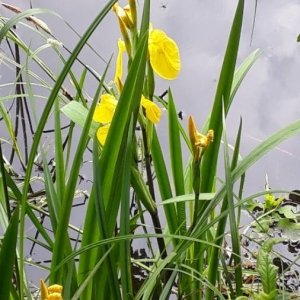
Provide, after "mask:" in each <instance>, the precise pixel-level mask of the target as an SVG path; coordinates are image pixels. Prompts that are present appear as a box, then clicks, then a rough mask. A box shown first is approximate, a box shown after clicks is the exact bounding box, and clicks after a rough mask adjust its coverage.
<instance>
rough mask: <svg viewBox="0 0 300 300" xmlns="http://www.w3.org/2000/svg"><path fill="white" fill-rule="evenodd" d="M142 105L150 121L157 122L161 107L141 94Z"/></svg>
mask: <svg viewBox="0 0 300 300" xmlns="http://www.w3.org/2000/svg"><path fill="white" fill-rule="evenodd" d="M141 104H142V106H143V107H144V108H145V110H146V116H147V118H148V119H149V120H150V121H151V122H152V123H158V122H159V121H160V116H161V114H162V112H161V109H160V108H159V107H158V106H157V105H156V104H155V103H154V102H152V101H150V100H148V99H146V98H145V97H144V96H142V100H141Z"/></svg>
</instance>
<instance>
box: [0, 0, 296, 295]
mask: <svg viewBox="0 0 300 300" xmlns="http://www.w3.org/2000/svg"><path fill="white" fill-rule="evenodd" d="M115 2H116V1H108V2H107V4H106V5H105V6H104V7H103V9H102V10H101V11H100V12H99V14H98V15H97V16H96V18H95V19H94V20H93V21H92V22H91V24H90V26H89V27H88V29H87V30H86V32H85V33H84V34H83V35H82V37H80V39H79V41H78V43H77V45H76V47H75V48H74V50H73V51H72V52H70V54H69V55H68V56H67V57H65V53H64V52H63V51H61V50H60V48H59V47H58V46H55V45H50V44H48V43H47V42H46V41H47V39H48V38H49V37H51V38H54V36H53V35H52V33H51V31H50V29H49V30H46V32H40V31H38V30H37V29H36V28H35V27H34V26H32V24H30V25H28V24H27V25H25V24H24V23H22V20H23V19H24V18H30V17H31V16H32V14H41V13H50V14H52V15H55V16H56V14H55V13H53V12H51V11H49V10H45V9H31V10H27V11H25V12H21V13H19V14H17V15H16V16H15V17H13V18H11V19H9V20H6V19H4V18H1V23H0V40H2V41H4V39H9V40H10V41H11V42H12V43H14V44H15V46H16V47H17V48H19V49H20V50H21V51H23V52H22V54H24V55H23V56H25V57H26V62H25V63H24V64H22V62H21V61H17V60H16V61H14V60H12V59H10V58H8V57H5V58H4V59H5V60H6V63H7V64H9V65H12V66H14V67H16V68H17V70H18V72H17V74H16V79H15V82H14V83H12V84H11V85H12V86H22V89H20V90H18V89H16V91H17V92H16V95H10V96H8V95H4V96H3V97H1V98H0V102H1V103H0V104H1V105H0V114H1V115H2V118H3V120H4V123H5V127H6V130H7V133H8V135H9V137H10V140H11V142H7V141H5V140H2V142H4V143H5V147H9V149H12V151H13V153H16V157H17V158H18V161H17V163H19V164H20V165H21V166H22V167H23V170H24V174H25V175H24V177H22V178H21V179H20V178H19V177H18V176H17V174H16V172H15V170H14V168H15V161H13V160H12V161H13V163H11V162H9V160H7V159H6V158H5V156H4V155H3V154H2V153H0V154H1V155H0V156H1V159H0V175H1V177H0V225H1V228H2V231H3V232H4V234H3V238H2V237H1V244H0V245H1V247H0V269H1V270H3V269H4V270H6V275H5V278H4V279H3V280H1V282H0V295H1V299H2V298H3V299H5V300H6V299H16V300H18V299H25V297H26V298H27V299H33V298H36V295H33V294H32V292H31V290H30V288H29V286H30V285H29V282H30V278H27V277H26V265H27V264H29V263H30V262H29V261H27V260H26V259H25V248H26V243H27V242H28V241H34V242H35V243H36V244H38V245H39V246H40V247H42V248H43V249H44V250H47V251H48V252H47V253H49V255H50V257H51V266H50V268H48V269H47V268H46V267H45V266H43V265H42V267H43V268H44V269H45V270H47V275H48V278H49V283H50V285H52V284H60V285H63V298H64V299H72V300H75V299H169V298H170V294H171V293H172V292H173V290H174V289H176V293H175V295H176V296H177V298H178V299H184V298H190V299H194V300H196V299H203V298H204V297H205V298H206V299H207V300H210V299H213V298H214V297H215V296H217V297H218V298H219V299H225V298H226V299H227V297H231V299H239V300H242V299H248V298H247V297H245V296H242V293H243V291H245V288H243V276H244V275H245V274H248V273H247V270H245V269H244V268H243V257H242V254H241V250H240V247H241V246H240V241H241V234H240V230H239V226H240V215H241V209H242V208H246V209H247V210H248V211H249V212H250V213H251V214H252V215H253V214H254V212H255V211H256V210H260V213H259V214H257V215H256V216H254V221H253V223H252V230H253V232H257V233H262V232H263V233H265V234H266V233H267V232H269V231H270V230H271V229H270V224H273V223H275V224H276V226H277V228H280V229H284V230H285V231H286V230H291V231H296V230H298V229H299V222H298V219H299V213H297V212H295V211H294V210H293V208H292V206H291V205H286V204H285V199H284V197H282V198H279V199H277V198H275V192H274V191H272V192H270V191H269V190H266V191H265V192H264V193H262V194H261V195H264V198H263V200H262V203H260V202H256V201H255V200H254V198H256V197H252V198H251V199H250V200H249V199H248V200H247V199H243V195H242V190H243V184H244V176H245V173H246V172H247V170H248V169H249V168H250V167H251V166H252V165H253V164H254V163H255V162H257V161H258V160H259V159H260V158H262V157H263V156H264V155H265V154H266V153H268V152H269V151H270V150H272V149H273V148H274V147H276V146H277V145H278V144H279V143H280V142H282V141H284V140H286V139H288V138H289V137H292V136H293V135H296V134H298V133H299V132H300V121H299V120H298V121H295V122H294V123H292V124H290V125H288V126H286V127H285V128H283V129H281V130H279V131H278V132H276V133H274V134H273V135H271V136H270V137H269V138H268V139H266V140H265V141H263V142H262V143H261V144H259V145H258V146H257V147H256V148H255V149H254V150H252V151H251V152H250V153H249V154H247V155H246V156H245V157H244V158H242V157H241V156H240V153H239V151H240V146H241V144H242V120H241V121H240V126H239V127H238V129H237V134H236V141H235V142H234V145H233V146H231V145H229V143H228V140H227V134H228V133H227V131H226V117H227V115H228V112H229V109H230V106H231V104H232V102H233V99H234V97H235V95H236V92H237V90H238V89H239V87H240V85H241V83H242V81H243V79H244V78H245V76H246V75H247V73H248V72H249V70H250V69H251V67H252V66H253V64H254V63H255V62H256V61H257V59H258V58H259V57H260V56H261V55H262V54H263V53H264V51H263V50H259V49H257V50H255V51H253V52H252V53H251V54H250V55H249V56H248V57H247V58H246V59H245V60H244V61H243V62H242V63H241V65H240V66H239V67H238V68H236V61H237V55H238V48H239V41H240V35H241V30H242V23H243V16H244V1H243V0H240V1H238V5H237V9H236V13H235V16H234V20H233V24H232V27H231V32H230V35H229V39H228V44H227V49H226V52H225V56H224V60H223V65H222V68H221V73H220V78H219V81H218V87H217V91H216V95H215V99H214V102H213V105H212V110H211V113H210V116H208V118H207V120H206V121H205V120H202V122H203V123H204V124H205V125H204V126H203V127H204V129H203V130H204V131H203V132H204V133H205V134H206V133H207V132H208V134H207V135H205V134H201V133H200V132H198V131H197V129H196V128H193V127H192V129H193V130H191V127H190V124H189V134H187V133H186V132H185V130H184V128H185V126H182V125H181V124H180V122H179V121H178V115H177V109H176V95H174V94H173V93H172V91H171V89H168V99H167V101H164V100H163V99H161V98H160V97H158V96H157V95H156V94H155V93H156V92H155V77H154V71H155V70H154V68H153V66H152V65H151V59H150V60H149V55H150V54H151V51H150V50H149V40H150V37H151V31H150V32H149V21H150V0H146V1H144V4H143V13H142V18H141V20H134V22H133V23H132V24H133V25H132V26H133V27H131V28H130V29H126V28H125V31H124V28H123V29H122V27H121V34H122V35H123V38H124V40H125V42H127V45H125V47H126V49H127V50H126V51H128V49H132V52H131V53H127V54H128V68H127V72H125V73H126V79H125V80H124V82H123V81H122V80H123V79H122V78H121V79H120V81H122V82H115V83H114V84H110V83H109V84H107V83H106V81H109V80H110V79H108V78H106V73H107V70H108V68H109V67H110V61H109V62H108V63H107V66H106V67H105V68H104V70H102V71H101V75H99V74H98V73H97V72H96V71H94V70H93V69H92V67H88V66H85V65H84V63H83V62H81V60H79V58H78V56H79V54H80V52H81V51H82V49H83V48H84V47H89V45H88V39H89V38H90V36H91V35H92V34H93V32H94V31H95V30H96V28H98V26H99V24H100V23H101V22H102V21H103V20H104V18H105V17H106V15H107V14H108V13H109V12H110V11H111V8H112V6H113V5H114V3H115ZM129 3H130V7H131V9H134V7H135V4H136V3H135V1H133V0H130V1H129ZM255 12H256V9H255ZM136 13H137V12H134V11H133V14H132V16H136V17H137V14H136ZM126 16H127V17H128V15H125V16H124V15H123V18H124V17H125V18H126ZM119 21H120V20H119ZM127 21H128V20H127ZM131 21H132V20H131ZM122 22H123V21H122ZM122 22H120V23H119V24H120V25H121V26H122ZM15 24H21V26H26V27H27V28H28V29H30V30H32V32H33V33H34V34H36V36H37V37H38V38H41V39H42V41H43V43H44V44H43V45H42V46H40V47H39V48H38V49H36V50H35V51H32V50H31V49H30V47H31V45H26V44H25V43H24V42H23V41H22V40H21V39H20V38H19V37H18V36H17V35H16V34H15V33H14V31H13V30H12V26H14V25H15ZM137 24H141V25H140V28H138V27H137ZM123 25H124V24H123ZM253 28H254V24H253ZM122 30H123V31H122ZM126 34H130V37H128V39H126V36H125V35H126ZM128 43H129V44H128ZM49 48H52V49H53V50H54V53H56V54H57V57H59V58H60V60H61V63H62V65H63V67H62V69H61V70H60V71H59V74H58V76H56V75H55V74H53V73H52V72H51V70H50V68H49V66H48V65H47V64H46V61H45V62H44V61H42V60H41V59H40V58H39V54H40V53H42V52H43V51H44V50H45V49H48V50H50V49H49ZM31 61H34V62H36V63H37V65H38V67H39V68H40V70H41V71H42V74H43V75H37V73H38V74H39V72H36V73H35V72H34V71H33V70H31V68H32V64H31ZM76 61H78V62H80V64H81V65H82V73H81V74H80V76H79V78H77V76H75V75H74V73H73V65H74V63H75V62H76ZM40 70H39V71H40ZM89 73H90V74H92V75H93V76H94V77H95V78H96V80H97V83H96V84H95V89H94V91H93V93H94V96H93V99H92V101H91V102H89V101H87V100H86V99H85V98H86V95H85V93H84V90H85V84H86V80H88V79H89V77H88V76H87V74H89ZM44 75H46V77H47V78H48V77H49V78H50V79H51V80H53V83H48V82H47V80H45V79H44V77H43V76H44ZM23 76H24V77H25V80H23ZM67 76H70V78H71V79H72V83H73V85H74V92H75V96H72V95H71V93H69V92H68V91H67V89H66V88H65V86H64V85H63V83H64V81H65V79H66V78H67ZM118 83H119V85H118ZM41 87H42V88H44V90H45V91H46V93H47V95H46V96H42V97H41V96H40V95H37V92H36V88H41ZM116 87H118V88H116ZM103 94H109V95H111V96H113V97H115V98H116V99H117V100H116V101H117V104H116V107H115V108H114V109H112V110H113V111H114V112H113V117H112V121H111V122H108V123H109V126H110V127H109V131H108V134H107V136H106V140H105V143H104V144H103V143H101V142H100V143H99V142H98V134H99V132H100V129H101V128H102V129H103V127H105V126H106V125H107V124H105V123H102V124H99V123H97V122H96V121H94V112H95V110H96V107H98V104H99V99H101V96H102V95H103ZM142 96H143V97H148V98H149V99H148V101H150V104H151V105H153V104H154V103H153V102H152V101H153V99H155V100H158V101H159V102H160V103H161V105H163V106H164V108H165V109H166V110H167V114H168V137H169V140H168V149H162V147H161V145H162V143H161V141H160V135H159V132H158V130H160V127H157V128H156V127H155V126H154V124H153V123H152V121H150V117H149V116H148V112H147V107H144V106H143V105H142V106H141V99H142ZM15 97H16V98H17V100H16V101H19V100H20V99H21V98H22V99H23V98H26V99H29V100H30V109H31V111H32V115H33V120H34V122H33V124H34V125H32V127H33V129H32V132H34V139H33V141H32V143H31V144H29V145H30V147H27V146H26V145H25V147H22V146H23V145H22V144H21V142H20V140H21V139H19V138H18V135H17V130H16V128H14V127H15V126H16V124H14V123H13V120H12V119H11V118H10V115H9V114H8V113H7V109H6V107H5V105H6V104H7V102H6V101H7V100H10V99H13V98H15ZM36 98H42V99H44V101H45V102H44V104H45V106H44V108H43V110H42V112H41V114H39V111H38V110H39V109H40V108H39V107H38V106H37V103H36ZM100 101H102V100H100ZM18 103H19V102H18ZM101 104H103V103H101V102H100V105H101ZM18 105H21V104H18ZM151 108H152V111H151V112H152V113H153V111H155V109H154V108H153V106H151ZM195 115H196V114H195ZM52 116H53V122H54V133H53V144H50V145H45V144H44V134H43V132H44V131H45V126H46V124H47V123H48V122H49V120H52V119H51V118H52ZM27 117H28V120H27V121H28V122H29V123H30V122H31V119H30V116H27ZM23 118H24V119H25V117H23ZM66 118H67V120H68V121H69V126H68V128H67V131H66V132H67V139H66V140H64V134H65V133H64V132H62V130H61V128H62V125H61V124H62V119H64V120H65V119H66ZM195 123H197V124H198V123H199V120H196V121H195ZM193 126H196V125H195V124H194V125H193ZM208 130H214V134H215V138H214V142H213V143H210V142H211V141H210V142H208V139H209V138H210V137H211V136H209V131H208ZM210 133H211V132H210ZM222 143H223V147H220V146H221V144H222ZM91 145H92V147H90V146H91ZM184 146H187V148H188V149H189V150H190V151H191V154H192V159H190V160H189V162H188V163H187V166H186V168H185V170H184V166H183V161H184V159H183V150H182V149H183V147H184ZM27 148H29V151H28V153H27V152H26V151H25V153H23V150H21V149H27ZM91 148H92V149H91ZM49 149H50V151H49ZM0 150H1V148H0ZM89 150H92V154H90V157H91V158H90V159H91V160H92V171H91V172H90V173H91V181H92V184H91V188H90V190H89V191H84V192H85V193H86V194H87V195H88V196H89V197H88V203H87V205H86V211H85V210H82V214H84V219H83V223H84V224H83V228H74V226H73V225H72V224H71V220H72V214H73V204H74V199H75V198H76V196H77V194H80V193H83V191H81V190H79V185H78V177H79V176H80V170H81V168H82V162H83V160H84V159H85V157H86V155H89ZM166 150H168V151H166ZM220 150H221V151H222V152H223V153H222V154H223V156H224V166H221V165H220V163H219V152H220ZM231 150H232V153H231ZM197 151H200V152H199V153H198V154H201V155H198V156H197V155H195V152H197ZM52 152H53V153H54V154H53V164H52V165H50V164H49V155H50V153H52ZM167 155H169V157H170V165H168V164H167V163H166V159H165V157H166V156H167ZM38 159H40V160H41V163H40V164H38ZM37 165H38V167H39V168H41V170H39V172H41V174H42V175H41V176H35V175H36V174H34V167H35V166H37ZM217 167H218V168H222V167H223V169H224V174H225V176H224V179H221V178H219V179H220V184H219V185H217V184H216V178H217V176H218V174H217ZM239 181H240V184H239V186H237V185H236V183H237V182H239ZM37 182H38V183H39V184H41V183H42V187H43V189H42V191H43V196H42V197H39V196H37V195H36V193H35V191H34V187H35V184H36V183H37ZM237 189H238V190H239V193H238V195H236V190H237ZM131 199H133V203H134V204H135V209H134V213H132V210H130V207H131V205H132V203H131V202H132V200H131ZM12 208H14V212H13V213H12V215H10V212H11V210H12ZM161 208H162V209H161ZM217 212H218V213H217ZM41 216H42V218H44V217H47V218H49V224H47V229H48V227H49V228H50V231H51V232H50V233H49V232H48V231H47V230H46V229H45V228H44V225H43V223H42V221H40V217H41ZM150 220H151V221H152V224H151V221H150ZM292 220H293V222H292ZM28 221H30V222H31V223H30V225H31V226H32V227H34V229H35V230H36V231H37V235H36V236H35V237H33V236H31V233H27V231H26V228H27V226H28V225H27V223H28ZM226 228H230V241H228V239H227V233H226ZM71 230H72V231H75V233H76V234H77V239H76V241H71V236H72V237H73V234H71ZM17 239H19V243H17ZM136 239H142V240H143V241H145V242H146V243H147V245H148V247H149V251H148V254H149V257H140V256H138V255H137V256H135V255H133V253H132V249H131V246H132V243H133V241H134V240H136ZM281 241H282V239H269V240H268V241H267V242H265V243H264V244H263V245H262V246H261V247H260V249H259V254H258V257H257V264H258V266H257V270H256V271H254V272H255V274H258V275H259V276H260V280H261V284H262V289H261V290H257V291H254V290H250V291H249V295H250V297H252V298H253V299H262V300H264V299H269V300H271V299H275V298H276V297H278V295H279V294H280V293H279V290H277V288H276V280H277V269H278V268H277V267H276V266H275V265H273V262H272V259H271V258H272V257H271V254H270V253H271V251H272V246H273V245H274V244H276V243H280V242H281ZM228 242H229V244H230V246H231V249H230V251H229V252H230V253H231V259H232V264H230V263H229V262H228V261H227V260H226V258H225V256H224V255H223V254H224V253H225V252H226V251H227V249H226V248H225V245H226V243H228ZM157 249H158V250H157ZM75 259H76V260H77V261H78V262H76V263H75ZM231 259H230V260H231ZM134 268H137V269H138V270H139V272H140V273H143V275H144V274H145V276H144V278H143V279H142V282H140V283H139V285H138V287H136V286H135V284H134V278H133V277H134V276H133V275H134V272H133V270H134ZM224 274H225V275H224ZM232 275H233V276H234V278H235V279H234V280H230V279H229V278H230V277H231V276H232ZM223 276H224V277H226V278H223ZM12 279H15V285H13V284H12ZM43 300H44V299H43Z"/></svg>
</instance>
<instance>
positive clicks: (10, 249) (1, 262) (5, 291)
mask: <svg viewBox="0 0 300 300" xmlns="http://www.w3.org/2000/svg"><path fill="white" fill-rule="evenodd" d="M19 211H20V205H17V207H16V208H15V211H14V213H13V215H12V217H11V220H10V222H9V225H8V227H7V229H6V231H5V234H4V238H3V240H2V245H1V251H0V269H1V270H2V271H4V270H5V276H2V279H1V280H0V295H1V298H2V299H9V298H10V297H9V294H10V289H11V287H12V284H11V282H12V278H13V270H14V265H15V261H16V260H15V258H16V246H17V238H18V225H19Z"/></svg>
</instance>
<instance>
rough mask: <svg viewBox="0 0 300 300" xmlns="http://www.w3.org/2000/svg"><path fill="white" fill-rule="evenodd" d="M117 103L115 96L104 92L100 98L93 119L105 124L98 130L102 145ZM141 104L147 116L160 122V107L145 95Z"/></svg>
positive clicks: (153, 120)
mask: <svg viewBox="0 0 300 300" xmlns="http://www.w3.org/2000/svg"><path fill="white" fill-rule="evenodd" d="M117 104H118V101H117V100H116V98H115V97H114V96H112V95H110V94H103V95H102V96H101V98H100V103H99V104H98V105H97V107H96V109H95V112H94V116H93V120H94V121H95V122H99V123H101V124H103V126H101V127H100V128H99V129H98V131H97V138H98V140H99V142H100V143H101V145H104V143H105V140H106V136H107V134H108V130H109V126H110V122H111V121H112V118H113V115H114V112H115V109H116V107H117ZM141 105H142V107H143V108H144V109H145V112H146V116H147V118H148V119H149V120H150V121H151V122H153V123H158V122H159V119H160V116H161V110H160V108H159V107H158V106H157V105H156V104H155V103H153V102H152V101H150V100H148V99H146V98H145V97H144V96H142V99H141Z"/></svg>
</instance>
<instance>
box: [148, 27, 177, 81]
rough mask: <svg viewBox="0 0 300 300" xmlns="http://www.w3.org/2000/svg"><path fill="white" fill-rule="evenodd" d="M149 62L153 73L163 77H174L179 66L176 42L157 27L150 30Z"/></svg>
mask: <svg viewBox="0 0 300 300" xmlns="http://www.w3.org/2000/svg"><path fill="white" fill-rule="evenodd" d="M148 47H149V57H150V64H151V66H152V68H153V70H154V72H155V73H157V74H158V75H159V76H160V77H162V78H164V79H169V80H172V79H175V78H176V77H177V76H178V73H179V71H180V68H181V64H180V55H179V49H178V46H177V44H176V43H175V42H174V40H172V39H171V38H169V37H168V36H167V35H166V34H165V33H164V32H163V31H161V30H159V29H153V30H150V34H149V46H148Z"/></svg>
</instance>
